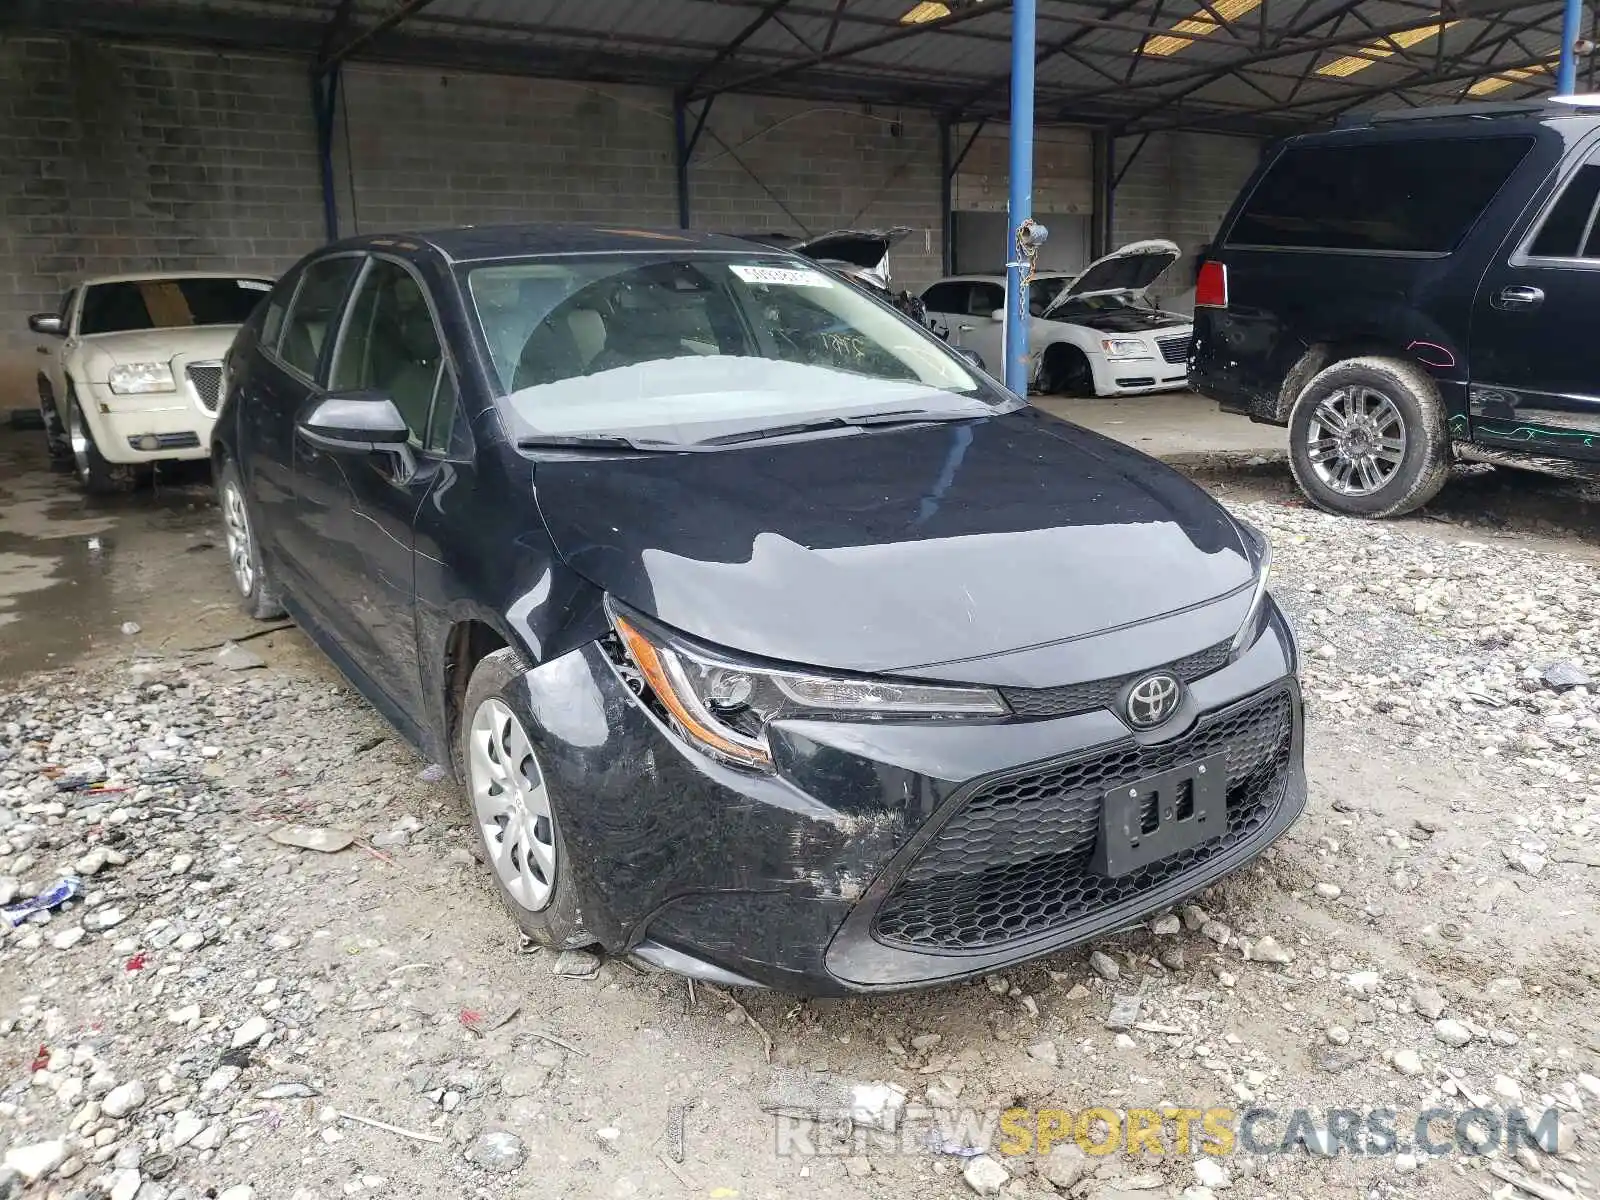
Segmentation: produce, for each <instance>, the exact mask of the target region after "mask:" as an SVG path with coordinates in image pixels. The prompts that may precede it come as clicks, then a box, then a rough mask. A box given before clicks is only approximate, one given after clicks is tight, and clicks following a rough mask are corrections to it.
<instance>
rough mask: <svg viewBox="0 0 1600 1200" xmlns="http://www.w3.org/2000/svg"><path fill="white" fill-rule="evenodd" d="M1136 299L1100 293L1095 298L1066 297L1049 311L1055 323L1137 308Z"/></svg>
mask: <svg viewBox="0 0 1600 1200" xmlns="http://www.w3.org/2000/svg"><path fill="white" fill-rule="evenodd" d="M1138 307H1139V302H1138V298H1137V297H1135V296H1132V295H1130V294H1129V293H1127V292H1101V293H1100V294H1099V295H1097V296H1066V297H1063V298H1062V301H1061V303H1060V304H1058V305H1056V306H1055V308H1053V309H1051V310H1050V317H1051V319H1052V320H1056V321H1069V320H1071V319H1072V318H1073V317H1075V316H1078V317H1086V316H1091V315H1093V314H1095V313H1108V312H1122V311H1124V310H1125V309H1130V308H1138Z"/></svg>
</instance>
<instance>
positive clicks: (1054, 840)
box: [527, 607, 1305, 995]
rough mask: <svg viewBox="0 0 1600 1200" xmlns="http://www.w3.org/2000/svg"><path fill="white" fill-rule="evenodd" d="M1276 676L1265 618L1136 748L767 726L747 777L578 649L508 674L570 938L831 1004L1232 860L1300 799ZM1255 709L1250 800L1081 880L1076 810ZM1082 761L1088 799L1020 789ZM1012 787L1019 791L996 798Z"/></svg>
mask: <svg viewBox="0 0 1600 1200" xmlns="http://www.w3.org/2000/svg"><path fill="white" fill-rule="evenodd" d="M1160 665H1163V664H1161V663H1155V662H1141V663H1135V664H1132V669H1131V670H1130V672H1129V674H1134V673H1137V672H1138V671H1141V670H1144V669H1149V668H1152V667H1156V666H1160ZM1295 668H1296V663H1295V650H1294V643H1293V638H1292V635H1291V634H1290V632H1289V629H1288V626H1287V623H1286V622H1285V621H1284V619H1283V616H1282V614H1281V613H1280V612H1279V611H1278V610H1277V609H1276V607H1274V608H1273V609H1272V611H1271V613H1270V617H1269V620H1268V621H1267V622H1265V624H1264V627H1263V631H1262V633H1261V635H1260V636H1259V637H1258V639H1257V641H1256V642H1255V644H1254V645H1253V646H1251V647H1250V648H1248V649H1247V650H1245V651H1244V652H1243V653H1242V654H1241V655H1239V656H1238V657H1237V658H1236V659H1235V660H1234V661H1232V662H1229V663H1227V664H1226V665H1223V666H1221V667H1220V668H1219V669H1215V670H1211V671H1209V673H1207V674H1205V675H1203V676H1202V677H1199V678H1195V679H1193V680H1192V681H1191V682H1190V683H1189V685H1188V690H1189V699H1190V703H1187V704H1185V705H1184V708H1183V710H1182V711H1181V712H1180V715H1179V717H1178V718H1176V719H1175V720H1174V722H1173V724H1174V725H1176V726H1178V728H1162V729H1159V730H1156V731H1153V732H1152V733H1149V734H1135V733H1132V732H1131V731H1130V730H1129V728H1128V727H1127V726H1126V725H1124V724H1123V723H1122V722H1121V720H1119V719H1118V717H1116V716H1115V715H1114V714H1113V713H1112V712H1111V711H1110V709H1108V708H1098V709H1095V710H1093V711H1087V712H1078V713H1076V715H1071V716H1063V717H1059V718H1044V719H1037V720H1018V721H1007V722H1002V723H988V724H984V723H970V724H956V723H934V722H901V723H889V722H874V723H866V722H842V721H789V722H783V723H781V724H780V725H779V726H776V727H774V729H773V731H772V736H771V741H772V746H773V751H774V759H775V762H776V765H777V770H776V771H775V772H774V773H773V774H770V775H758V774H752V773H750V772H746V771H742V770H738V769H735V768H731V767H726V766H723V765H721V764H719V763H716V762H713V761H711V760H710V759H708V758H706V757H705V756H704V755H702V754H700V753H699V752H698V751H696V750H693V749H690V748H688V747H687V746H685V745H684V744H683V743H682V741H681V740H680V739H679V738H678V737H677V735H676V734H674V733H672V732H670V731H669V730H667V729H666V728H664V727H663V726H662V725H661V724H660V723H659V722H658V721H657V720H656V718H655V717H654V716H653V715H652V714H651V713H650V712H649V711H648V710H647V709H646V708H645V707H644V706H643V705H642V704H641V703H640V702H639V701H638V700H637V699H635V697H634V696H633V695H632V693H631V692H629V691H628V689H627V688H626V686H625V685H624V684H623V683H622V681H621V680H620V679H619V678H618V677H617V675H616V674H615V672H614V671H613V670H612V669H611V667H610V665H609V663H608V662H607V661H606V659H605V656H604V653H603V651H602V650H601V648H600V647H598V646H593V645H591V646H589V647H586V648H584V649H583V650H580V651H577V652H574V653H573V654H571V655H567V656H566V657H565V658H563V659H558V660H555V661H554V662H551V663H548V664H546V665H544V666H541V667H538V668H536V669H534V670H533V671H531V672H529V673H528V675H527V680H528V684H529V694H530V701H531V709H532V712H533V714H534V716H535V718H536V721H537V723H538V724H539V725H540V727H541V728H540V729H539V731H538V732H536V733H535V734H534V736H535V738H536V739H537V740H538V741H539V742H540V743H541V745H540V747H539V749H540V752H541V753H540V757H541V764H542V765H543V766H544V767H545V768H546V770H545V774H546V779H547V782H548V783H549V785H550V787H551V789H552V797H553V798H554V800H555V802H556V806H557V815H558V819H559V820H560V821H561V823H562V830H563V835H564V838H565V840H566V842H567V845H568V848H569V852H570V853H569V858H568V860H567V861H568V864H569V869H570V870H571V871H572V872H573V878H574V882H575V883H576V885H577V887H578V892H579V896H580V901H581V905H582V908H583V911H584V915H585V921H586V922H587V924H588V927H589V930H590V932H591V933H593V934H594V935H595V936H596V937H598V938H599V939H600V941H601V942H602V943H603V944H604V945H605V946H606V947H607V948H608V949H610V950H612V951H614V952H622V951H635V952H639V951H641V950H642V951H643V954H642V956H643V957H645V958H646V959H650V960H652V961H655V962H658V963H663V964H666V965H670V966H673V967H674V968H675V969H679V970H685V971H689V972H690V973H701V974H705V975H707V976H708V977H714V978H720V979H722V980H723V981H725V982H727V981H734V980H742V981H748V982H753V983H759V984H763V985H766V986H771V987H776V988H780V989H783V990H786V991H790V992H795V993H801V994H814V995H841V994H847V993H852V992H866V991H877V990H894V989H901V988H908V987H919V986H927V985H932V984H938V983H946V982H953V981H957V980H961V979H965V978H969V977H972V976H976V975H981V974H984V973H986V972H990V971H993V970H996V969H998V968H1001V967H1007V966H1011V965H1014V964H1016V963H1018V962H1022V961H1025V960H1028V959H1032V958H1037V957H1039V956H1041V955H1045V954H1050V953H1054V952H1056V951H1059V950H1061V949H1063V948H1065V947H1068V946H1072V945H1075V944H1078V943H1080V942H1083V941H1085V940H1087V939H1090V938H1092V937H1095V936H1097V935H1101V934H1104V933H1106V932H1109V931H1114V930H1116V929H1121V928H1125V927H1127V926H1129V925H1131V924H1133V923H1136V922H1137V921H1138V920H1139V919H1140V918H1141V917H1143V916H1145V915H1147V914H1148V913H1150V912H1153V911H1155V910H1158V909H1160V908H1163V907H1166V906H1168V905H1170V904H1172V903H1173V902H1174V901H1176V900H1178V899H1181V898H1182V897H1184V896H1186V895H1189V894H1191V893H1193V892H1195V891H1197V890H1199V889H1201V888H1203V887H1205V886H1207V885H1209V884H1210V883H1212V882H1214V881H1215V880H1216V879H1218V878H1220V877H1221V876H1223V875H1225V874H1227V873H1229V872H1231V871H1233V870H1236V869H1237V868H1238V867H1239V866H1241V865H1242V864H1244V863H1246V862H1248V861H1249V860H1250V859H1251V858H1253V857H1254V856H1255V855H1257V854H1259V853H1260V852H1261V851H1262V850H1263V849H1265V848H1266V846H1267V845H1268V844H1270V843H1271V842H1272V841H1273V840H1274V839H1275V838H1276V837H1277V836H1278V835H1279V834H1281V833H1282V832H1283V831H1284V830H1285V829H1286V828H1288V826H1289V825H1290V824H1291V823H1292V822H1293V821H1294V819H1295V818H1296V817H1297V816H1298V815H1299V813H1300V811H1301V809H1302V808H1303V806H1304V803H1305V776H1304V770H1303V764H1302V754H1303V749H1302V736H1301V728H1302V721H1301V711H1300V696H1299V688H1298V685H1297V683H1296V680H1295ZM1269 707H1270V708H1271V709H1272V711H1273V714H1275V716H1274V717H1273V720H1275V721H1277V722H1278V724H1277V725H1274V726H1273V731H1272V734H1271V737H1272V740H1271V743H1270V747H1268V745H1267V743H1266V742H1262V743H1261V745H1260V747H1257V748H1256V749H1252V750H1251V751H1250V753H1251V754H1252V755H1254V757H1252V758H1251V759H1250V762H1249V763H1246V764H1243V765H1244V766H1248V767H1249V768H1250V770H1251V771H1252V772H1254V773H1253V774H1251V775H1250V776H1249V780H1250V781H1254V782H1252V784H1251V788H1252V791H1251V794H1250V795H1249V796H1248V797H1247V796H1245V795H1244V791H1243V789H1242V785H1241V789H1240V796H1239V797H1238V803H1237V804H1236V803H1235V797H1234V796H1233V795H1232V793H1231V792H1230V796H1229V805H1228V818H1229V830H1228V832H1227V834H1226V835H1225V836H1218V837H1215V838H1213V839H1211V841H1209V842H1207V843H1204V844H1203V845H1202V846H1200V847H1196V848H1194V849H1191V850H1186V851H1183V852H1181V853H1179V854H1175V855H1173V856H1171V859H1170V860H1166V859H1164V860H1161V861H1160V862H1157V863H1154V864H1151V865H1150V866H1148V867H1145V868H1141V869H1140V870H1138V871H1135V872H1132V873H1130V874H1129V875H1125V876H1122V877H1121V878H1120V879H1117V880H1096V879H1093V878H1091V877H1090V872H1089V865H1088V862H1089V857H1090V852H1091V851H1092V849H1093V845H1092V842H1093V834H1092V833H1088V834H1086V829H1087V826H1086V825H1085V820H1086V819H1087V820H1090V821H1092V820H1093V812H1091V811H1089V810H1090V809H1092V808H1093V806H1094V805H1095V804H1097V803H1098V801H1097V800H1094V801H1090V800H1088V799H1086V797H1088V796H1090V795H1093V796H1096V797H1097V796H1099V795H1101V794H1103V789H1104V788H1105V787H1108V786H1112V785H1116V784H1120V783H1123V782H1129V781H1131V780H1133V779H1139V778H1143V777H1144V776H1145V775H1146V774H1148V773H1150V771H1151V770H1152V769H1164V768H1165V766H1168V765H1181V764H1182V763H1183V762H1185V761H1188V760H1187V759H1186V757H1185V756H1186V755H1188V754H1190V753H1191V751H1192V752H1194V753H1196V754H1199V753H1202V752H1203V753H1205V754H1210V753H1217V752H1228V753H1232V752H1233V751H1234V749H1235V747H1236V746H1237V745H1239V744H1241V743H1240V739H1241V738H1242V737H1244V736H1245V735H1244V734H1243V733H1241V732H1239V731H1240V730H1243V729H1244V728H1245V726H1243V725H1241V724H1239V720H1240V718H1239V714H1240V713H1245V712H1264V711H1265V710H1266V709H1267V708H1269ZM1250 728H1251V729H1257V727H1256V726H1254V725H1252V726H1251V727H1250ZM602 731H603V733H602ZM1230 731H1231V732H1230ZM1257 733H1259V730H1257ZM1257 733H1251V734H1250V736H1251V737H1257ZM579 734H581V736H579ZM1257 740H1258V741H1259V738H1258V739H1257ZM1250 744H1251V746H1252V747H1255V746H1256V743H1255V742H1251V743H1250ZM1261 747H1266V748H1267V749H1270V755H1269V757H1270V758H1271V763H1270V768H1271V769H1270V772H1269V774H1270V779H1268V778H1266V776H1265V775H1262V774H1261V771H1263V770H1265V767H1264V765H1263V764H1266V762H1267V759H1266V758H1264V757H1262V755H1264V754H1267V749H1262V748H1261ZM1258 760H1259V761H1258ZM1241 761H1242V760H1241ZM1231 765H1232V759H1230V766H1231ZM1088 768H1092V772H1093V774H1094V778H1093V779H1092V780H1091V781H1090V783H1089V785H1088V788H1089V790H1087V791H1086V790H1085V789H1084V788H1082V787H1079V788H1077V789H1076V791H1074V786H1070V785H1069V786H1057V787H1055V788H1054V790H1052V789H1051V787H1049V786H1036V782H1037V780H1039V779H1041V778H1044V779H1055V780H1057V781H1058V783H1059V781H1060V780H1061V779H1062V778H1064V777H1065V776H1063V772H1066V775H1068V776H1072V777H1073V778H1075V779H1078V776H1081V775H1082V773H1083V771H1084V770H1085V769H1088ZM1073 772H1077V773H1078V774H1077V775H1073ZM1019 778H1021V779H1026V780H1033V781H1035V783H1029V784H1027V785H1026V786H1022V787H1020V788H1018V787H1013V786H1012V784H1013V783H1014V782H1015V781H1016V780H1018V779H1019ZM1078 782H1080V783H1081V782H1083V780H1082V779H1078ZM1007 787H1010V788H1011V792H1012V793H1015V794H1014V795H1013V794H1009V793H1008V798H1007V799H1006V801H1005V807H1004V811H1003V812H1001V814H1000V817H999V819H998V822H994V821H992V820H991V823H990V824H989V825H987V826H985V825H984V824H983V822H984V820H985V819H989V818H984V817H983V816H982V814H980V813H979V812H978V810H979V808H985V811H987V812H988V813H989V814H990V818H992V817H993V814H994V813H995V812H996V811H997V809H996V807H995V806H994V805H993V803H992V799H993V796H994V794H995V791H996V789H997V788H1001V789H1004V788H1007ZM1068 793H1072V794H1071V795H1070V796H1069V795H1068ZM983 796H988V797H989V798H990V801H991V802H990V803H987V805H986V806H985V805H980V804H975V803H974V801H975V798H978V797H983ZM1246 801H1248V803H1246ZM1086 805H1088V808H1086ZM1069 810H1070V811H1069ZM1086 814H1087V816H1086ZM1085 836H1087V837H1088V842H1087V843H1086V842H1085V840H1084V839H1085ZM1213 843H1215V844H1213ZM972 846H977V847H978V850H977V851H976V852H974V853H973V854H972V856H971V861H970V864H968V865H969V867H970V869H965V868H962V867H961V866H960V864H961V863H962V862H963V861H965V860H963V859H962V858H961V856H962V855H963V854H966V853H968V851H969V849H970V848H971V847H972ZM952 851H954V855H955V857H954V858H952V857H951V855H952ZM952 863H955V864H956V867H955V868H954V869H952ZM1019 914H1020V915H1019Z"/></svg>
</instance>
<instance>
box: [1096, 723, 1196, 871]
mask: <svg viewBox="0 0 1600 1200" xmlns="http://www.w3.org/2000/svg"><path fill="white" fill-rule="evenodd" d="M1152 802H1153V803H1154V806H1155V820H1154V822H1152V821H1151V820H1150V819H1149V817H1148V816H1147V813H1148V812H1149V811H1150V806H1151V804H1152ZM1227 813H1228V756H1227V755H1226V754H1225V753H1223V754H1213V755H1211V756H1210V757H1209V758H1203V759H1200V760H1199V761H1198V762H1192V763H1185V764H1184V765H1183V766H1181V767H1174V768H1172V769H1171V770H1170V771H1162V772H1161V773H1160V774H1159V775H1147V776H1145V777H1144V778H1143V779H1139V780H1135V781H1134V782H1132V783H1125V784H1123V785H1122V786H1121V787H1117V788H1113V789H1112V790H1111V791H1109V792H1107V793H1106V794H1105V799H1104V803H1103V804H1102V805H1101V808H1100V839H1099V841H1098V842H1097V843H1096V845H1095V852H1094V858H1093V860H1092V861H1091V863H1090V865H1091V867H1092V868H1093V870H1094V871H1095V872H1096V873H1097V874H1100V875H1104V876H1107V877H1108V878H1113V879H1114V878H1116V877H1117V876H1119V875H1126V874H1127V873H1128V872H1129V871H1137V870H1138V869H1139V868H1140V867H1144V866H1148V865H1149V864H1150V863H1153V862H1158V861H1160V860H1161V859H1163V858H1166V857H1167V856H1168V855H1170V854H1176V853H1178V852H1179V851H1180V850H1187V849H1189V848H1190V847H1191V846H1197V845H1199V844H1200V843H1201V842H1203V841H1205V840H1206V839H1208V838H1212V837H1216V836H1217V835H1218V834H1221V833H1222V832H1224V831H1225V830H1226V828H1227Z"/></svg>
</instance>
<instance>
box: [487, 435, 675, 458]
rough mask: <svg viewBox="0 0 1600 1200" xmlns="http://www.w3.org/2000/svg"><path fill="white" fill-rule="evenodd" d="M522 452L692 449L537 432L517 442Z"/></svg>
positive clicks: (671, 451) (640, 440)
mask: <svg viewBox="0 0 1600 1200" xmlns="http://www.w3.org/2000/svg"><path fill="white" fill-rule="evenodd" d="M517 449H519V450H574V451H577V452H578V453H580V454H582V453H585V452H589V453H598V454H619V453H620V454H630V453H631V454H676V453H678V452H679V451H681V450H692V449H693V447H692V446H685V445H682V444H680V443H678V442H660V441H656V440H654V439H652V438H630V437H621V436H619V435H612V434H598V433H538V434H532V435H530V436H528V437H521V438H518V439H517Z"/></svg>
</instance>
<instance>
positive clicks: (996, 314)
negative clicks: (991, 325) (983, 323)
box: [989, 308, 1006, 321]
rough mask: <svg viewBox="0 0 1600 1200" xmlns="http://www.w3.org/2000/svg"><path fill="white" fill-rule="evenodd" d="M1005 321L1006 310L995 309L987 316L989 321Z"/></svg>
mask: <svg viewBox="0 0 1600 1200" xmlns="http://www.w3.org/2000/svg"><path fill="white" fill-rule="evenodd" d="M1005 319H1006V310H1005V309H1003V308H997V309H995V310H994V311H993V312H992V313H990V314H989V320H991V321H1004V320H1005Z"/></svg>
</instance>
